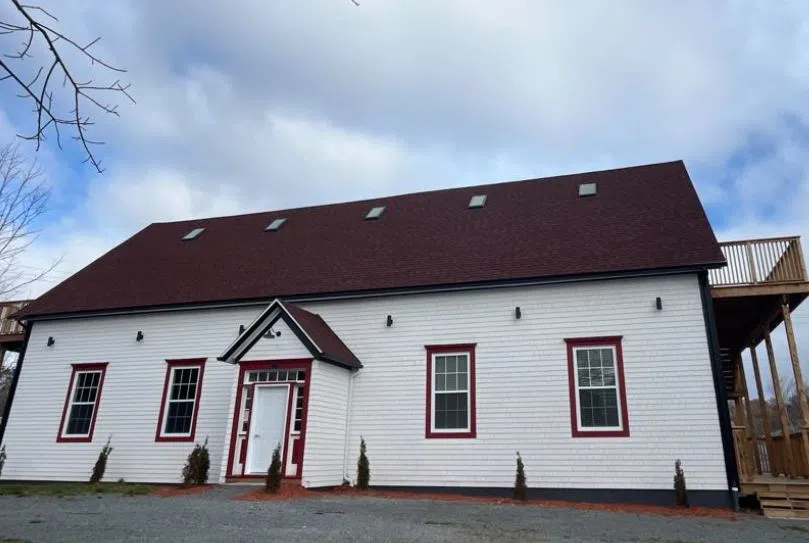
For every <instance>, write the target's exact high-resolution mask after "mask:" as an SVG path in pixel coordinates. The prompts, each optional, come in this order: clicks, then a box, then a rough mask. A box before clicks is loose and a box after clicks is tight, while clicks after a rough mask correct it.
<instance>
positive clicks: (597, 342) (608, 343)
mask: <svg viewBox="0 0 809 543" xmlns="http://www.w3.org/2000/svg"><path fill="white" fill-rule="evenodd" d="M622 339H623V336H603V337H584V338H566V339H565V343H567V377H568V386H569V391H570V428H571V432H572V435H573V437H629V410H628V409H627V404H626V384H625V382H624V355H623V350H622V348H621V340H622ZM576 347H613V348H614V349H615V367H616V370H615V375H616V379H617V380H616V384H617V385H618V394H619V396H620V401H619V402H618V405H619V409H620V410H621V423H622V428H621V429H620V430H580V429H579V413H578V410H577V409H576V375H575V371H576V368H575V361H574V357H573V350H574V349H575V348H576Z"/></svg>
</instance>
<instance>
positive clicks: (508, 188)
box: [21, 161, 724, 317]
mask: <svg viewBox="0 0 809 543" xmlns="http://www.w3.org/2000/svg"><path fill="white" fill-rule="evenodd" d="M589 182H596V183H598V195H597V196H594V197H586V198H579V197H578V186H579V184H580V183H589ZM474 194H486V195H487V197H488V198H487V201H486V205H485V207H483V208H482V209H468V208H467V205H468V203H469V199H470V197H471V196H472V195H474ZM377 205H383V206H385V207H386V210H385V212H384V214H383V215H382V217H381V218H380V219H379V220H364V217H365V215H366V213H367V212H368V211H369V209H370V208H371V207H373V206H377ZM278 217H284V218H286V219H287V221H286V223H285V224H284V225H283V226H282V227H281V228H280V229H279V230H278V231H277V232H265V231H264V229H265V227H266V226H267V225H268V224H269V223H270V221H271V220H272V219H274V218H278ZM195 227H205V231H204V232H203V233H202V235H200V236H199V237H198V238H196V239H195V240H193V241H181V238H182V237H183V236H184V235H185V234H186V233H188V231H189V230H191V229H192V228H195ZM723 261H724V258H723V256H722V253H721V251H720V249H719V245H718V243H717V241H716V238H715V236H714V233H713V231H712V229H711V227H710V224H709V223H708V219H707V217H706V216H705V212H704V210H703V208H702V205H701V204H700V201H699V199H698V197H697V194H696V191H695V190H694V187H693V185H692V183H691V180H690V179H689V177H688V172H687V171H686V169H685V165H684V164H683V163H682V162H679V161H678V162H669V163H664V164H654V165H648V166H638V167H633V168H623V169H617V170H608V171H602V172H591V173H584V174H575V175H566V176H560V177H551V178H545V179H534V180H528V181H515V182H509V183H497V184H491V185H482V186H476V187H464V188H457V189H448V190H438V191H432V192H422V193H416V194H406V195H402V196H393V197H387V198H377V199H373V200H366V201H361V202H349V203H343V204H334V205H327V206H316V207H307V208H299V209H289V210H284V211H274V212H265V213H254V214H249V215H239V216H233V217H219V218H209V219H199V220H192V221H181V222H171V223H156V224H152V225H150V226H148V227H147V228H145V229H143V230H142V231H140V232H138V233H137V234H135V235H134V236H133V237H131V238H130V239H128V240H127V241H125V242H124V243H122V244H121V245H119V246H118V247H116V248H114V249H112V250H111V251H109V252H108V253H107V254H105V255H103V256H102V257H101V258H99V259H98V260H96V261H95V262H93V263H92V264H90V265H89V266H87V267H86V268H84V269H83V270H81V271H79V272H78V273H76V274H75V275H73V276H72V277H70V278H68V279H67V280H65V281H64V282H62V283H61V284H59V285H57V286H56V287H54V288H53V289H52V290H50V291H49V292H47V293H45V294H44V295H43V296H41V297H40V298H39V299H38V300H36V301H34V302H33V303H31V304H30V305H29V306H27V307H26V308H25V309H23V311H22V312H21V315H22V316H23V317H32V316H44V315H53V314H64V313H74V312H91V311H104V310H112V309H130V308H143V307H154V306H169V305H179V304H192V303H204V302H225V301H237V300H253V299H266V300H271V299H273V298H275V297H294V296H303V295H320V294H328V293H338V292H339V293H346V292H357V291H369V290H383V289H402V288H412V287H425V286H435V285H457V284H463V283H486V282H494V281H501V280H514V279H529V278H543V277H553V276H570V275H583V274H595V273H604V272H620V271H637V270H646V269H660V268H679V267H688V266H711V265H717V264H719V263H721V262H723Z"/></svg>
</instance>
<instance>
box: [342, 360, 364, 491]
mask: <svg viewBox="0 0 809 543" xmlns="http://www.w3.org/2000/svg"><path fill="white" fill-rule="evenodd" d="M359 373H360V370H352V371H351V377H349V378H348V402H347V405H346V432H345V447H343V481H344V482H345V481H348V483H349V484H350V485H351V486H354V481H352V480H351V476H350V474H349V473H348V446H349V438H350V436H351V414H352V409H351V404H352V401H353V397H354V378H355V377H357V375H358V374H359Z"/></svg>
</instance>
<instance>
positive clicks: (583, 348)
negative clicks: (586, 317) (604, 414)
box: [573, 344, 624, 432]
mask: <svg viewBox="0 0 809 543" xmlns="http://www.w3.org/2000/svg"><path fill="white" fill-rule="evenodd" d="M596 349H598V350H604V349H609V350H610V351H612V364H613V370H614V371H615V385H608V386H584V387H581V386H580V385H579V363H578V352H579V351H592V350H596ZM573 377H574V379H575V381H574V386H575V391H574V392H575V396H576V415H577V417H576V429H577V430H578V431H579V432H621V431H623V430H624V414H623V409H622V408H621V405H622V403H621V402H622V401H623V396H622V394H623V391H622V390H621V380H620V376H619V373H618V350H617V349H616V348H615V345H607V344H604V345H598V344H593V345H582V346H576V347H573ZM609 389H615V391H616V393H615V400H616V409H617V410H618V426H583V425H582V417H581V405H580V404H581V399H580V397H579V390H609Z"/></svg>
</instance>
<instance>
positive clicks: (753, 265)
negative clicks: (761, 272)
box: [744, 241, 758, 283]
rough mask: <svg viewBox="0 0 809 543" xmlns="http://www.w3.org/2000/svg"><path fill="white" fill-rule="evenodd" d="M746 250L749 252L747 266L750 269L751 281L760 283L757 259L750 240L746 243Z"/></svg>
mask: <svg viewBox="0 0 809 543" xmlns="http://www.w3.org/2000/svg"><path fill="white" fill-rule="evenodd" d="M744 248H745V252H746V253H747V266H748V268H749V269H750V282H751V283H758V274H757V273H756V261H755V259H754V258H753V251H752V249H751V247H750V242H749V241H748V242H746V243H745V244H744Z"/></svg>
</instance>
